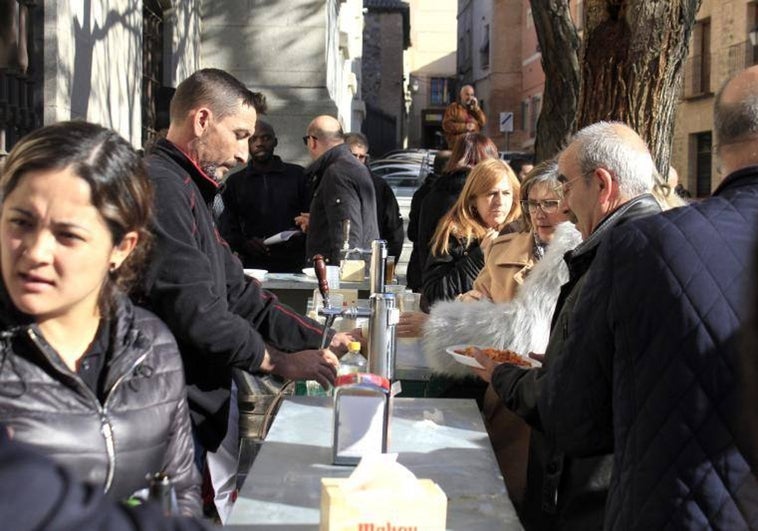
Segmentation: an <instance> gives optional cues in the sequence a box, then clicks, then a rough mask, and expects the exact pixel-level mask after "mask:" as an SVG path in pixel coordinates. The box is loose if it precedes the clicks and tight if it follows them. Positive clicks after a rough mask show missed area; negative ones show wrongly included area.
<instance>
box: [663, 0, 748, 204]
mask: <svg viewBox="0 0 758 531" xmlns="http://www.w3.org/2000/svg"><path fill="white" fill-rule="evenodd" d="M757 5H758V3H757V2H755V1H748V0H703V2H702V4H701V6H700V10H699V11H698V14H697V18H696V23H695V27H694V28H693V31H692V41H691V42H690V49H689V57H688V59H687V63H686V64H685V67H684V75H683V80H682V93H681V102H680V103H679V105H678V107H677V112H676V127H675V130H674V141H673V145H672V150H671V164H672V165H673V166H674V168H676V170H677V172H678V173H679V180H680V183H681V184H682V185H683V186H684V187H685V188H687V189H688V190H689V191H690V193H691V194H692V195H693V197H704V196H707V195H709V194H710V193H711V191H712V190H714V189H715V188H716V186H718V183H719V182H720V181H721V179H722V178H723V177H724V176H723V175H719V174H718V171H717V165H716V160H715V157H713V155H712V153H713V147H714V142H715V140H716V139H715V138H714V137H713V131H712V129H713V103H714V98H715V94H716V92H718V90H719V88H720V87H721V85H723V84H724V82H725V81H726V80H727V79H728V78H729V77H730V76H731V75H733V74H735V73H736V72H738V71H740V70H742V69H744V68H746V67H748V66H752V65H754V64H758V46H756V45H758V7H757Z"/></svg>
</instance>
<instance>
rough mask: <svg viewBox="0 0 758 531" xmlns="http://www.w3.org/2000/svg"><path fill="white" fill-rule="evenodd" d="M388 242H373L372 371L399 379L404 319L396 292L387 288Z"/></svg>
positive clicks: (370, 326) (370, 367)
mask: <svg viewBox="0 0 758 531" xmlns="http://www.w3.org/2000/svg"><path fill="white" fill-rule="evenodd" d="M386 263H387V242H386V241H385V240H374V241H373V242H372V243H371V272H370V276H369V278H370V284H371V296H370V298H369V310H370V316H369V325H368V334H369V336H368V370H369V372H371V373H373V374H377V375H379V376H382V377H384V378H387V379H388V380H394V378H395V326H396V325H397V323H398V321H399V320H400V311H399V310H398V308H397V303H396V301H395V295H394V293H386V292H385V290H384V268H385V267H386Z"/></svg>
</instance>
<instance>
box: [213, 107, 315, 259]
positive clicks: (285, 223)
mask: <svg viewBox="0 0 758 531" xmlns="http://www.w3.org/2000/svg"><path fill="white" fill-rule="evenodd" d="M277 145H278V140H277V138H276V133H275V131H274V128H273V127H272V126H271V124H269V123H267V122H264V121H262V120H258V121H257V122H256V124H255V132H254V133H253V135H252V136H251V137H250V139H249V141H248V148H249V150H250V160H249V161H248V164H247V167H245V169H244V170H242V171H239V172H237V173H234V174H232V175H230V176H229V178H228V179H227V180H226V182H225V184H224V188H223V191H222V193H221V195H222V197H223V199H224V210H223V212H222V213H221V215H220V216H219V221H218V223H219V232H221V235H222V236H223V237H224V239H225V240H226V241H227V242H228V243H229V246H230V247H231V248H232V250H233V251H234V252H236V253H237V255H238V256H239V258H240V260H242V263H243V265H244V266H245V267H254V268H259V269H266V270H268V271H271V272H282V273H299V272H300V270H301V269H302V268H303V266H304V265H305V234H303V233H302V232H300V231H299V230H298V229H297V227H296V225H295V221H294V218H295V216H298V215H300V213H301V212H307V211H308V209H309V208H310V201H311V195H310V190H309V187H308V182H307V179H306V177H305V173H304V171H303V167H302V166H298V165H297V164H288V163H286V162H283V161H282V159H281V158H280V157H278V156H276V155H274V150H275V149H276V146H277ZM291 230H298V232H297V233H296V234H294V235H292V236H290V237H289V239H287V240H286V241H282V242H278V243H276V244H273V245H265V244H264V243H263V242H264V240H265V239H266V238H269V237H271V236H274V235H276V234H279V233H281V232H282V231H291Z"/></svg>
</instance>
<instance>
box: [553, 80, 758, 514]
mask: <svg viewBox="0 0 758 531" xmlns="http://www.w3.org/2000/svg"><path fill="white" fill-rule="evenodd" d="M714 114H715V127H714V129H715V131H716V136H717V139H718V142H719V147H718V157H719V159H720V165H721V169H722V171H723V173H724V174H726V175H727V176H726V177H725V179H724V181H723V182H722V183H721V185H720V186H719V187H718V189H717V190H716V191H715V192H714V194H713V197H711V198H709V199H707V200H705V201H703V202H701V203H700V204H696V205H693V206H688V207H683V208H679V209H675V210H672V211H669V212H666V213H664V214H660V215H657V216H651V217H648V218H644V219H639V220H635V221H632V222H630V223H628V224H625V225H624V226H623V227H618V228H616V229H615V230H613V231H612V232H611V233H610V234H609V235H608V238H607V239H606V240H605V241H604V242H603V245H601V247H600V249H599V251H598V254H597V256H596V258H595V261H594V262H593V265H592V267H591V268H590V271H589V273H588V274H587V277H586V282H585V284H584V289H583V290H582V292H581V294H580V295H579V298H578V300H577V302H576V306H575V309H574V312H573V313H572V315H571V325H570V326H569V327H568V335H567V337H566V340H565V342H564V343H563V348H562V349H561V352H560V353H559V356H557V359H556V360H555V363H554V364H553V366H552V367H551V370H550V372H549V377H548V380H549V382H548V387H547V390H546V391H547V392H546V393H543V395H542V396H541V397H540V404H539V406H540V413H541V415H543V416H544V417H548V418H550V419H551V422H550V423H548V425H549V427H550V432H551V433H550V434H551V435H552V436H553V437H554V439H555V444H556V446H557V448H559V449H560V450H562V451H564V452H565V453H566V454H568V455H572V456H589V455H597V454H602V453H606V452H609V451H611V450H612V451H613V452H614V462H613V476H612V480H611V486H610V492H609V495H608V501H607V505H606V517H605V528H606V529H756V528H758V481H756V477H755V476H754V475H752V474H751V472H750V468H749V466H748V463H747V462H746V460H745V457H744V456H743V455H742V454H741V453H740V451H739V450H738V449H737V446H736V445H735V437H736V434H737V433H738V432H739V431H740V430H741V429H742V428H741V427H740V426H739V425H738V424H737V422H736V418H737V414H738V412H739V411H738V409H739V403H740V402H739V400H738V385H737V384H738V378H739V360H738V346H739V341H738V332H739V330H740V327H741V325H742V324H743V323H745V322H746V318H747V304H746V302H747V301H746V300H745V291H746V290H745V287H746V285H747V281H748V280H749V276H750V275H749V271H750V267H751V264H750V258H751V253H752V249H753V245H754V242H755V240H756V227H758V67H753V68H750V69H748V70H746V71H744V72H742V73H740V74H738V75H737V76H735V77H734V78H733V79H731V80H730V81H729V82H728V83H727V84H726V85H725V86H724V88H723V89H722V91H721V92H720V93H719V95H718V97H717V100H716V107H715V113H714Z"/></svg>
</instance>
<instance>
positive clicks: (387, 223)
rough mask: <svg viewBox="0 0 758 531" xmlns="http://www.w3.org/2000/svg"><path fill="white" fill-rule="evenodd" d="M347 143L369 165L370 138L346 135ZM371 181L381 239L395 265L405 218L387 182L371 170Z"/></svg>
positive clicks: (360, 159) (354, 153)
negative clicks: (392, 257)
mask: <svg viewBox="0 0 758 531" xmlns="http://www.w3.org/2000/svg"><path fill="white" fill-rule="evenodd" d="M345 143H346V144H347V145H348V147H349V148H350V153H352V154H353V156H354V157H355V158H356V159H358V161H359V162H361V163H362V164H366V165H367V164H368V138H366V135H364V134H363V133H348V134H346V135H345ZM369 174H370V175H371V181H372V182H373V183H374V192H376V216H377V222H378V223H379V237H380V238H381V239H383V240H386V241H387V256H394V257H395V263H397V261H398V260H399V259H400V253H402V252H403V241H404V240H405V231H404V230H403V217H402V216H401V215H400V206H399V205H398V204H397V198H396V197H395V192H393V191H392V188H391V187H390V185H389V184H387V181H385V180H384V179H383V178H381V177H379V176H378V175H374V173H373V172H372V171H371V168H369Z"/></svg>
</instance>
